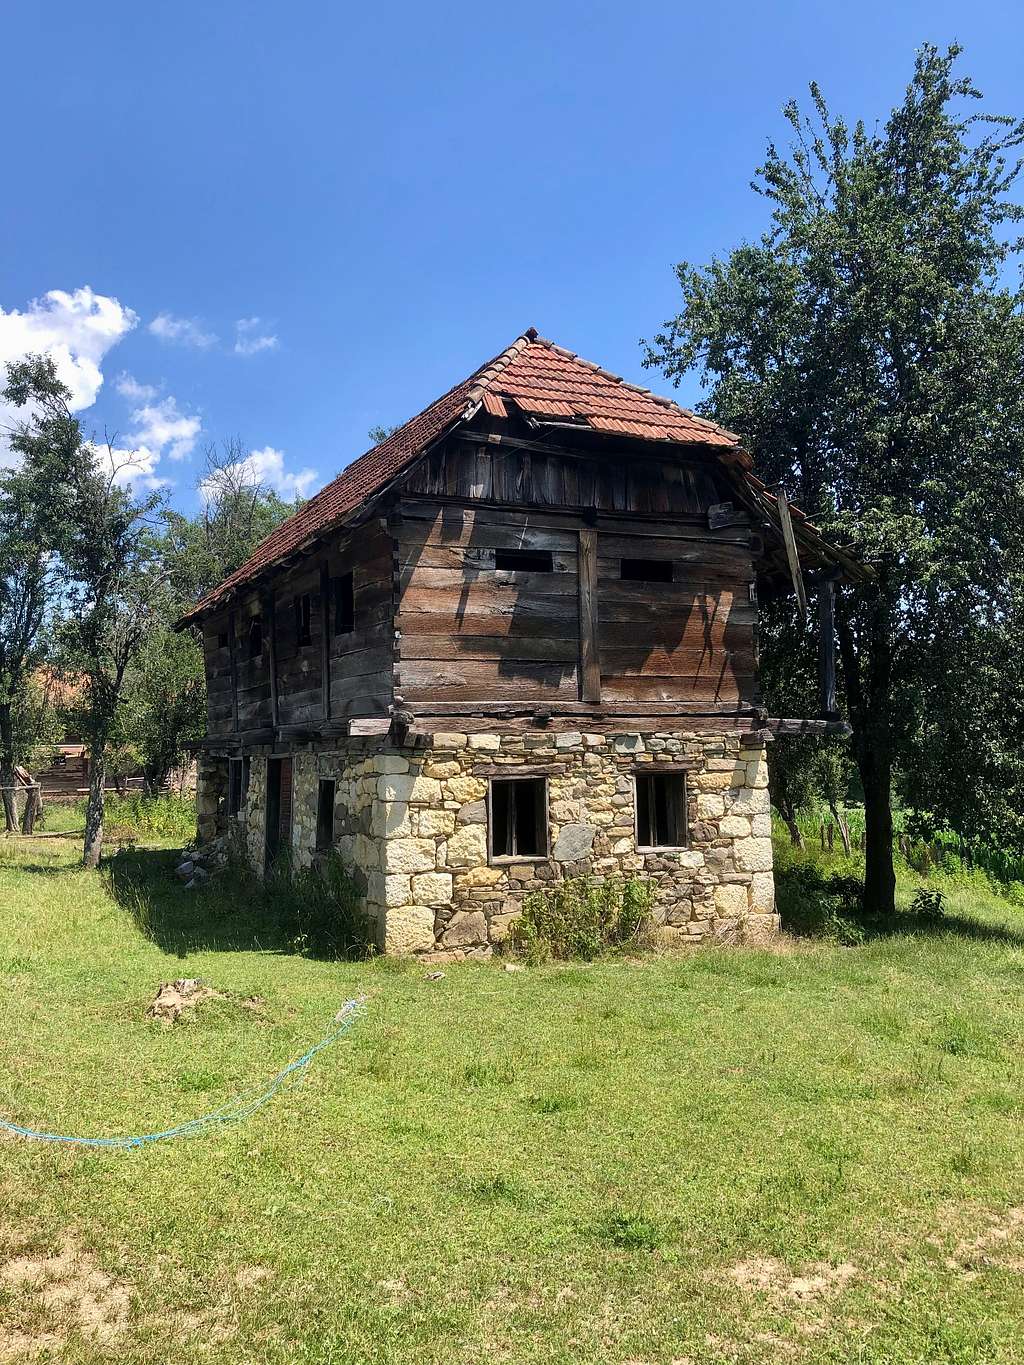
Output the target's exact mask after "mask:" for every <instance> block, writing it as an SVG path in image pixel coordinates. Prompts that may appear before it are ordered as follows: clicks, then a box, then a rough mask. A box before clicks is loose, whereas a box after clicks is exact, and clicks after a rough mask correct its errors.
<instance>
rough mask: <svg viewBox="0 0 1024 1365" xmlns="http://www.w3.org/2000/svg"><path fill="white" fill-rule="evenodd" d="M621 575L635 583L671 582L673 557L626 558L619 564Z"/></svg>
mask: <svg viewBox="0 0 1024 1365" xmlns="http://www.w3.org/2000/svg"><path fill="white" fill-rule="evenodd" d="M619 577H620V578H625V579H628V580H630V581H631V582H633V583H671V582H672V561H671V559H624V560H622V562H621V564H620V566H619Z"/></svg>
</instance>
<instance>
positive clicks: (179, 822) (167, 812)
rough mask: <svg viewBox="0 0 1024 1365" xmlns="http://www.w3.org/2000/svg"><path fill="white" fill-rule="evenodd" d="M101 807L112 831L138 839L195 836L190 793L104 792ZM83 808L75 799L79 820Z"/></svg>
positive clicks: (193, 799)
mask: <svg viewBox="0 0 1024 1365" xmlns="http://www.w3.org/2000/svg"><path fill="white" fill-rule="evenodd" d="M104 807H105V810H104V814H105V818H106V823H107V825H108V826H109V827H110V830H111V832H112V833H117V834H126V833H127V834H130V835H132V836H135V837H136V838H138V839H139V840H145V839H147V838H156V839H180V840H181V842H182V843H187V842H188V841H189V840H190V839H193V838H194V837H195V832H196V803H195V798H194V797H192V796H174V795H168V796H143V795H142V794H141V793H137V792H132V793H131V794H129V795H127V796H115V795H114V794H113V793H110V792H108V793H107V797H106V801H105V803H104ZM85 809H86V802H85V801H78V802H76V803H75V810H76V814H77V818H78V819H79V820H84V819H85Z"/></svg>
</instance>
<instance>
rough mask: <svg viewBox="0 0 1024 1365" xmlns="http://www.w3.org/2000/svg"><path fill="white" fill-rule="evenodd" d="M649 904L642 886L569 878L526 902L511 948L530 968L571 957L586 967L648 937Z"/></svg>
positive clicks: (646, 888) (630, 882)
mask: <svg viewBox="0 0 1024 1365" xmlns="http://www.w3.org/2000/svg"><path fill="white" fill-rule="evenodd" d="M651 898H652V892H651V887H650V884H649V883H648V882H645V881H639V880H636V879H630V880H627V881H620V880H617V879H609V880H608V881H603V882H589V881H588V880H587V879H586V878H585V877H573V878H570V879H568V880H566V881H563V882H558V883H556V884H555V885H554V886H552V887H551V888H550V889H549V890H545V891H533V892H531V893H530V894H529V895H528V896H526V898H525V899H524V901H523V913H522V915H520V917H519V919H517V920H516V922H515V924H514V925H513V926H512V931H511V934H510V939H511V943H512V946H513V948H515V949H517V950H518V951H519V952H521V953H522V954H523V955H524V956H525V957H526V958H527V959H528V960H529V961H531V962H544V961H546V960H547V959H548V958H573V957H578V958H583V959H584V961H588V962H589V961H591V960H593V959H594V958H595V957H600V956H602V955H603V954H604V953H608V952H612V951H614V950H615V949H617V948H623V947H625V946H627V945H628V944H639V943H642V942H643V941H644V940H645V939H646V938H647V937H648V935H649V933H650V929H651Z"/></svg>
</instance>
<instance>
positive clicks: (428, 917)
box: [384, 905, 434, 953]
mask: <svg viewBox="0 0 1024 1365" xmlns="http://www.w3.org/2000/svg"><path fill="white" fill-rule="evenodd" d="M433 946H434V912H433V910H431V909H430V907H429V906H427V905H402V906H399V907H397V908H396V909H393V910H387V911H386V912H385V914H384V951H385V952H386V953H416V952H424V951H425V950H427V949H430V948H432V947H433Z"/></svg>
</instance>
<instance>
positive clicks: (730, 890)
mask: <svg viewBox="0 0 1024 1365" xmlns="http://www.w3.org/2000/svg"><path fill="white" fill-rule="evenodd" d="M715 909H716V910H717V912H718V914H719V915H720V916H723V917H735V916H737V915H745V914H746V913H747V888H746V887H745V886H716V887H715Z"/></svg>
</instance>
